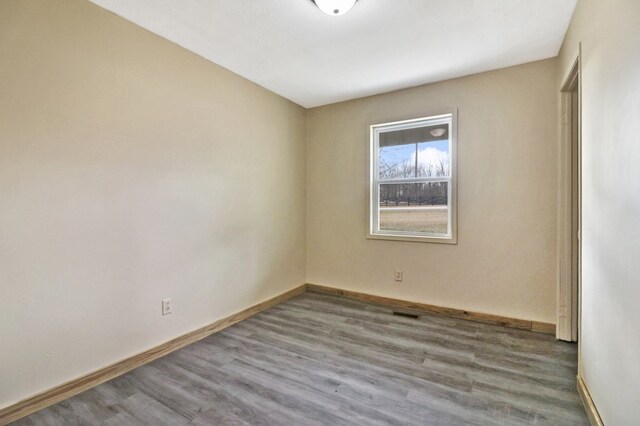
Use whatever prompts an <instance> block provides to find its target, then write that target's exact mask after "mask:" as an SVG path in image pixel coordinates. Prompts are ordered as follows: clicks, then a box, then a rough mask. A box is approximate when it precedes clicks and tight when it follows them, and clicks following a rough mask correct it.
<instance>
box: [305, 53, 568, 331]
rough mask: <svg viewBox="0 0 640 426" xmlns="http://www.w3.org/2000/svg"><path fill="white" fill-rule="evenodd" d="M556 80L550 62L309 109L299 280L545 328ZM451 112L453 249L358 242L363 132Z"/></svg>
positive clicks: (551, 296) (551, 316)
mask: <svg viewBox="0 0 640 426" xmlns="http://www.w3.org/2000/svg"><path fill="white" fill-rule="evenodd" d="M555 81H556V60H555V59H552V60H546V61H541V62H535V63H530V64H526V65H521V66H517V67H513V68H508V69H503V70H499V71H493V72H489V73H484V74H479V75H474V76H470V77H464V78H460V79H456V80H451V81H446V82H443V83H436V84H432V85H426V86H421V87H417V88H412V89H408V90H402V91H398V92H393V93H389V94H384V95H379V96H373V97H369V98H364V99H359V100H355V101H350V102H344V103H339V104H335V105H330V106H326V107H321V108H316V109H312V110H310V111H309V113H308V115H307V135H308V137H307V280H308V281H309V282H310V283H314V284H324V285H329V286H336V287H341V288H346V289H350V290H356V291H362V292H366V293H373V294H377V295H384V296H390V297H396V298H401V299H406V300H411V301H418V302H426V303H432V304H436V305H441V306H447V307H453V308H461V309H467V310H473V311H479V312H487V313H492V314H497V315H504V316H509V317H517V318H523V319H529V320H538V321H546V322H552V323H555V322H556V321H555V313H556V311H555V306H556V302H555V297H556V242H555V230H556V141H557V132H556V123H557V97H558V94H557V91H556V88H555ZM450 107H456V108H458V114H459V115H458V154H459V155H458V178H459V179H458V201H459V203H458V204H459V210H458V245H445V244H429V243H415V242H396V241H378V240H375V241H374V240H367V239H365V233H366V227H367V223H366V220H365V218H366V214H367V213H366V212H367V205H366V203H367V201H366V193H367V189H366V188H367V181H366V151H367V143H368V141H367V138H368V125H370V124H374V123H384V122H389V121H394V120H398V119H407V118H416V117H422V116H425V115H427V114H431V113H438V112H439V111H442V110H443V109H446V108H450ZM395 269H401V270H403V271H404V282H403V283H396V282H395V281H394V270H395Z"/></svg>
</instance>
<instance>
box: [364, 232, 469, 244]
mask: <svg viewBox="0 0 640 426" xmlns="http://www.w3.org/2000/svg"><path fill="white" fill-rule="evenodd" d="M367 239H368V240H387V241H406V242H412V243H436V244H452V245H455V244H458V240H457V239H456V238H455V237H420V236H417V235H415V236H414V235H394V234H371V233H368V234H367Z"/></svg>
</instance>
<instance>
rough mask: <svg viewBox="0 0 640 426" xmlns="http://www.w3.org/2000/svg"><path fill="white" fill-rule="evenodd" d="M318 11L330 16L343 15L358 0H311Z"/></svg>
mask: <svg viewBox="0 0 640 426" xmlns="http://www.w3.org/2000/svg"><path fill="white" fill-rule="evenodd" d="M311 1H312V2H314V3H315V5H316V6H318V9H320V10H321V11H323V12H324V13H326V14H327V15H330V16H338V15H344V14H345V13H347V12H348V11H350V10H351V8H352V7H353V5H354V4H356V1H358V0H311Z"/></svg>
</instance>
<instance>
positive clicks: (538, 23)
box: [91, 0, 577, 107]
mask: <svg viewBox="0 0 640 426" xmlns="http://www.w3.org/2000/svg"><path fill="white" fill-rule="evenodd" d="M91 1H92V2H93V3H96V4H98V5H100V6H102V7H104V8H105V9H108V10H110V11H112V12H114V13H116V14H117V15H120V16H122V17H124V18H126V19H128V20H130V21H132V22H134V23H136V24H138V25H140V26H141V27H143V28H146V29H148V30H150V31H152V32H154V33H156V34H158V35H160V36H162V37H164V38H166V39H168V40H170V41H173V42H174V43H176V44H178V45H180V46H182V47H185V48H186V49H188V50H190V51H192V52H194V53H197V54H199V55H201V56H203V57H205V58H207V59H209V60H211V61H212V62H215V63H216V64H219V65H222V66H223V67H225V68H228V69H229V70H231V71H233V72H235V73H236V74H239V75H241V76H243V77H245V78H247V79H249V80H251V81H253V82H255V83H257V84H259V85H261V86H263V87H266V88H267V89H269V90H272V91H273V92H276V93H278V94H280V95H282V96H284V97H285V98H288V99H290V100H292V101H293V102H296V103H297V104H300V105H302V106H304V107H314V106H319V105H325V104H329V103H334V102H339V101H344V100H348V99H354V98H360V97H363V96H368V95H374V94H377V93H383V92H388V91H391V90H396V89H402V88H406V87H411V86H417V85H420V84H424V83H431V82H434V81H441V80H446V79H450V78H454V77H460V76H464V75H469V74H475V73H478V72H483V71H488V70H493V69H498V68H504V67H508V66H512V65H517V64H522V63H525V62H531V61H535V60H540V59H544V58H549V57H553V56H556V55H557V53H558V50H559V49H560V45H561V43H562V39H563V37H564V34H565V32H566V30H567V27H568V25H569V21H570V19H571V15H572V13H573V9H574V7H575V4H576V1H577V0H359V1H358V2H357V3H356V5H355V6H354V7H353V9H352V10H351V11H350V12H349V13H347V14H346V15H343V16H339V17H333V16H327V15H325V14H324V13H322V12H321V11H320V10H319V9H318V8H317V7H316V6H315V5H314V4H313V3H312V2H311V1H310V0H135V1H132V0H91Z"/></svg>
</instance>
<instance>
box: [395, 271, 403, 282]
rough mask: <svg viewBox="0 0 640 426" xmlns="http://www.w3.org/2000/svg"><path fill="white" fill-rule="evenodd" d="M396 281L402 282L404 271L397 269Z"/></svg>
mask: <svg viewBox="0 0 640 426" xmlns="http://www.w3.org/2000/svg"><path fill="white" fill-rule="evenodd" d="M396 281H398V282H402V271H401V270H399V269H396Z"/></svg>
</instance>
